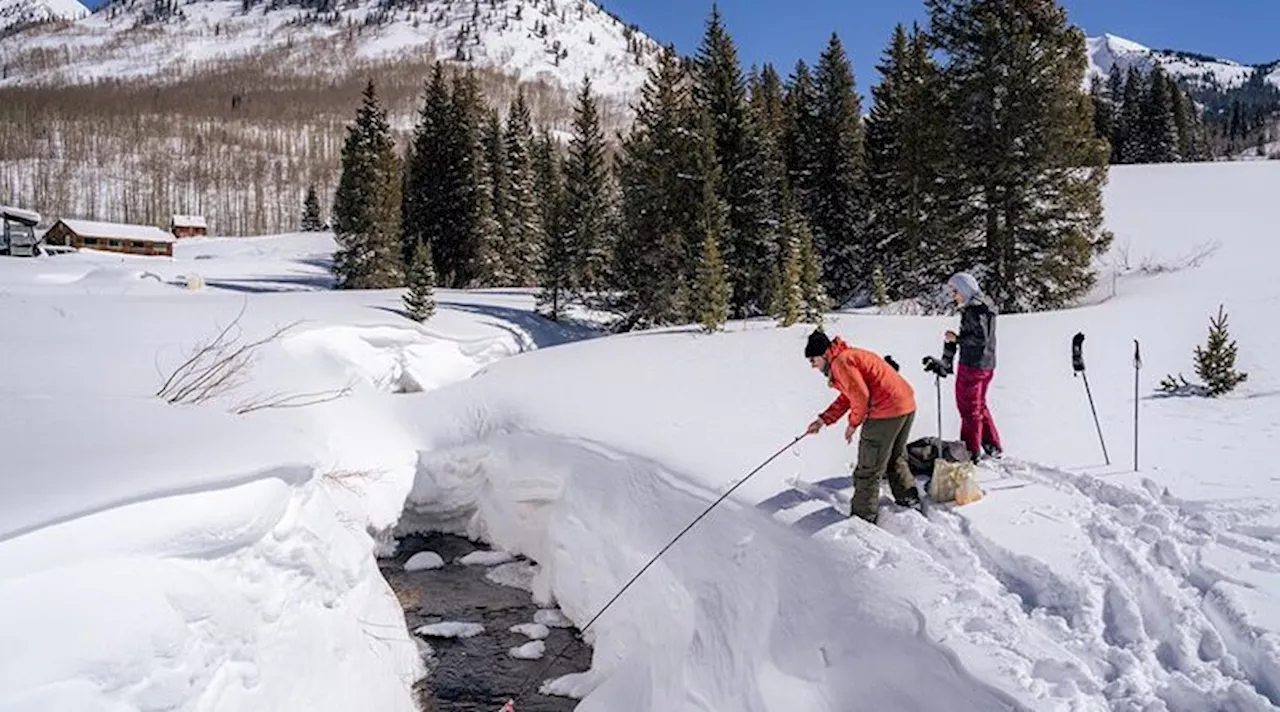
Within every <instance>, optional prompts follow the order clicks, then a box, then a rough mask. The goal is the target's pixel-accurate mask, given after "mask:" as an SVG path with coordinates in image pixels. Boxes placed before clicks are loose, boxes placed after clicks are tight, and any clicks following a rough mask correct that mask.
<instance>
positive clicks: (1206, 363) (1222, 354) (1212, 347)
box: [1195, 305, 1249, 396]
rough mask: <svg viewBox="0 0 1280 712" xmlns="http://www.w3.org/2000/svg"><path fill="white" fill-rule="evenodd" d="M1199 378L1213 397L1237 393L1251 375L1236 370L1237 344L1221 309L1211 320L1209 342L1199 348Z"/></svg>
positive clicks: (1197, 366)
mask: <svg viewBox="0 0 1280 712" xmlns="http://www.w3.org/2000/svg"><path fill="white" fill-rule="evenodd" d="M1195 355H1196V374H1197V375H1198V376H1200V380H1202V381H1204V383H1205V385H1206V386H1208V388H1209V395H1210V396H1220V395H1223V394H1225V393H1230V392H1231V391H1233V390H1235V387H1236V386H1238V385H1240V384H1241V383H1244V382H1245V381H1246V380H1247V379H1248V378H1249V374H1247V373H1240V372H1239V371H1236V370H1235V365H1236V342H1235V340H1234V339H1232V338H1231V336H1230V334H1228V332H1227V315H1226V313H1225V312H1224V311H1223V309H1222V305H1218V316H1217V317H1216V318H1214V319H1210V320H1209V341H1208V343H1207V344H1205V346H1204V348H1201V347H1199V346H1197V347H1196V354H1195Z"/></svg>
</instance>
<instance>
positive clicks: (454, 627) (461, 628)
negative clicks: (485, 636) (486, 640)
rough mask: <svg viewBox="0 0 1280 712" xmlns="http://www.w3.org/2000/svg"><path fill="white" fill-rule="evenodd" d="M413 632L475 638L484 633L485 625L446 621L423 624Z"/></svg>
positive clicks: (434, 636) (439, 636)
mask: <svg viewBox="0 0 1280 712" xmlns="http://www.w3.org/2000/svg"><path fill="white" fill-rule="evenodd" d="M413 632H415V633H417V634H418V635H427V636H431V637H433V638H474V637H476V636H477V635H480V634H481V633H484V626H483V625H481V624H479V623H462V622H459V621H444V622H442V623H431V624H428V625H424V626H421V627H419V628H417V629H416V630H414V631H413Z"/></svg>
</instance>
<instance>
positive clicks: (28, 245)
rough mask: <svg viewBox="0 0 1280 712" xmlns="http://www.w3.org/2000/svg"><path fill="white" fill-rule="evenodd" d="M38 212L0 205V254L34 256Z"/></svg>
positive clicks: (38, 221) (38, 239) (36, 241)
mask: <svg viewBox="0 0 1280 712" xmlns="http://www.w3.org/2000/svg"><path fill="white" fill-rule="evenodd" d="M39 224H40V213H37V212H33V211H31V210H23V209H21V208H11V207H8V206H5V205H0V255H11V256H13V257H34V256H35V254H36V245H38V244H39V242H40V238H38V237H36V225H39Z"/></svg>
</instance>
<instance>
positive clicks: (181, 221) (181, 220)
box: [172, 215, 209, 230]
mask: <svg viewBox="0 0 1280 712" xmlns="http://www.w3.org/2000/svg"><path fill="white" fill-rule="evenodd" d="M172 222H173V226H174V227H202V228H204V229H206V230H207V229H209V226H208V225H206V224H205V222H204V216H203V215H174V216H173V221H172Z"/></svg>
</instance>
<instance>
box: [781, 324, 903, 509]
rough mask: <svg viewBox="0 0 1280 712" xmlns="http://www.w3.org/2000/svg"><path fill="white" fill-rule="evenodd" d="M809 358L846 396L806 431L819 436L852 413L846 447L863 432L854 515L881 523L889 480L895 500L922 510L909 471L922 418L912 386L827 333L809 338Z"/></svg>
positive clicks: (871, 356)
mask: <svg viewBox="0 0 1280 712" xmlns="http://www.w3.org/2000/svg"><path fill="white" fill-rule="evenodd" d="M804 355H805V357H806V358H808V359H809V364H810V365H811V366H813V368H815V369H818V370H820V371H822V373H823V375H825V376H826V377H827V378H828V381H827V383H828V385H830V386H831V387H832V388H834V389H836V390H837V391H839V392H840V395H839V396H837V397H836V399H835V401H834V402H832V403H831V405H830V406H828V407H827V409H826V410H824V411H822V413H821V414H819V415H818V417H817V418H816V419H815V420H814V421H813V422H812V423H810V424H809V427H808V429H807V430H806V431H805V432H806V433H807V434H809V435H813V434H816V433H817V432H818V431H819V430H821V429H822V427H823V426H824V425H834V424H835V422H836V421H837V420H839V419H840V417H841V416H842V415H844V414H845V413H846V412H847V413H848V414H849V425H848V427H846V428H845V431H844V439H845V442H853V433H854V431H856V430H857V429H858V428H859V426H861V427H862V436H861V437H860V438H859V439H858V464H857V466H856V467H855V468H854V470H853V504H852V506H851V507H850V509H851V511H850V513H849V514H850V516H853V515H857V516H859V517H862V518H863V519H865V520H867V521H868V522H871V523H872V524H875V523H876V519H877V514H878V512H879V506H878V503H879V499H880V479H881V478H882V477H885V476H886V475H887V476H888V478H889V487H890V488H891V489H892V490H893V499H894V501H895V502H897V503H898V504H899V505H901V506H904V507H916V508H919V507H920V491H919V490H917V489H916V484H915V478H914V477H912V475H911V469H910V468H909V467H907V456H906V449H907V442H909V441H910V439H911V423H912V421H913V420H914V419H915V413H916V400H915V391H913V390H912V388H911V384H910V383H908V382H907V380H906V379H905V378H903V377H902V375H901V374H899V373H898V371H897V370H896V369H894V368H893V367H892V366H891V365H889V363H888V362H887V361H885V360H884V359H883V358H881V357H880V356H879V355H877V354H874V353H872V352H870V351H867V350H866V349H859V348H854V347H852V346H849V345H848V344H846V343H845V342H844V340H843V339H841V338H840V337H839V336H837V337H836V338H835V339H834V340H829V339H828V338H827V335H826V334H824V333H823V332H822V329H817V330H815V331H814V332H813V333H812V334H810V335H809V342H808V343H807V344H806V345H805V348H804Z"/></svg>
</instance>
